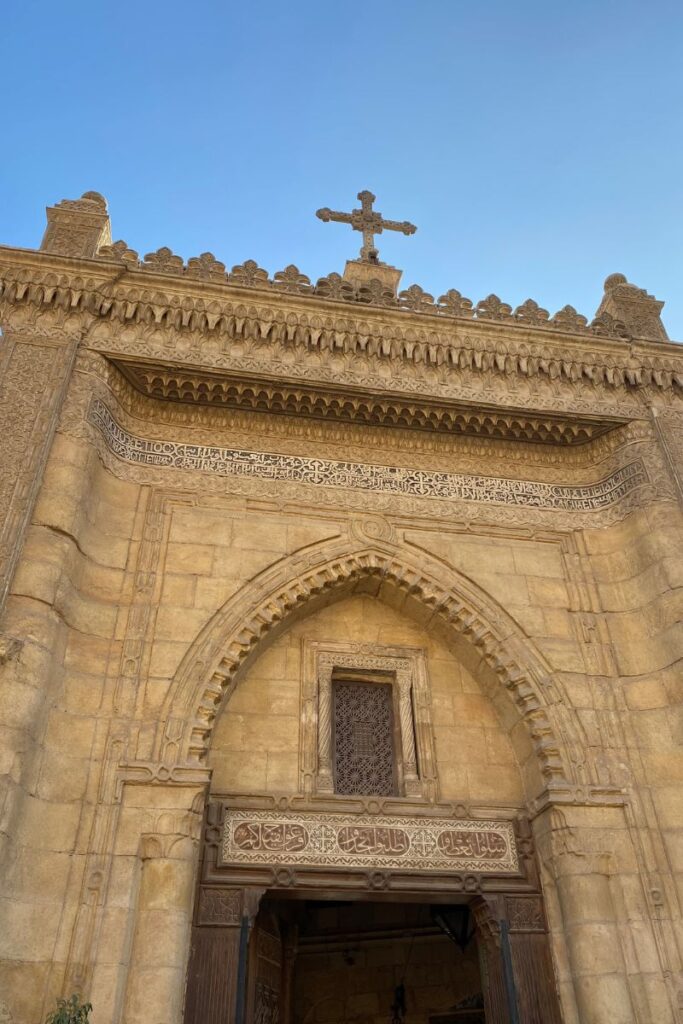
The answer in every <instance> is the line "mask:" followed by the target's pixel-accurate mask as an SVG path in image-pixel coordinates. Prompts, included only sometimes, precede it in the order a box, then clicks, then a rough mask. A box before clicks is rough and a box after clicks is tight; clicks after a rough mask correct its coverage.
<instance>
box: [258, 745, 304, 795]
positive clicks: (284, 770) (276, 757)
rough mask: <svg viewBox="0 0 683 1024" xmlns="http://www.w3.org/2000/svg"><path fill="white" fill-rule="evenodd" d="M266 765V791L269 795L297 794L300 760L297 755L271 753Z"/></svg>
mask: <svg viewBox="0 0 683 1024" xmlns="http://www.w3.org/2000/svg"><path fill="white" fill-rule="evenodd" d="M267 756H268V760H267V765H266V790H267V791H268V792H269V793H296V792H297V791H298V789H299V760H298V756H297V754H295V753H286V754H273V753H269V754H268V755H267Z"/></svg>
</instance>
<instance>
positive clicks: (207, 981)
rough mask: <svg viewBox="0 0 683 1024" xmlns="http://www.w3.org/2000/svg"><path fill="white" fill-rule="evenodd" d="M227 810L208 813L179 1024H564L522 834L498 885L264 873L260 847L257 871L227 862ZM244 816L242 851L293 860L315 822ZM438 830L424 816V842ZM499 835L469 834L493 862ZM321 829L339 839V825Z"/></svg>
mask: <svg viewBox="0 0 683 1024" xmlns="http://www.w3.org/2000/svg"><path fill="white" fill-rule="evenodd" d="M227 807H228V803H227V801H226V800H216V801H215V802H211V803H210V804H209V805H208V808H207V820H206V828H205V836H204V843H203V849H202V860H201V867H200V875H199V884H198V890H197V902H196V909H195V918H194V927H193V929H192V944H191V951H190V960H189V966H188V978H187V993H186V1002H185V1024H233V1022H234V1024H342V1022H344V1024H352V1022H353V1024H481V1022H482V1021H485V1022H486V1024H560V1021H561V1017H560V1010H559V1003H558V999H557V991H556V984H555V977H554V971H553V965H552V959H551V954H550V943H549V937H548V930H547V923H546V920H545V914H544V909H543V900H542V897H541V894H540V891H539V881H538V874H537V871H536V867H535V858H534V856H533V848H532V846H531V843H530V841H529V839H528V835H529V829H528V826H527V825H525V824H524V823H523V822H522V823H518V825H517V828H518V831H519V833H520V835H521V836H522V838H524V839H525V842H524V845H523V851H524V855H523V856H522V857H520V859H519V867H518V869H517V870H515V871H510V870H507V871H506V872H501V873H500V874H496V873H494V872H488V873H486V874H479V875H478V874H472V873H467V874H463V873H460V872H457V871H448V872H444V871H438V870H425V871H416V870H414V869H413V870H410V871H408V870H380V869H379V868H377V869H374V870H367V869H365V868H362V867H356V866H355V864H354V865H350V866H347V867H345V868H344V869H340V868H338V867H336V866H335V865H334V864H333V865H329V866H328V865H325V864H321V865H320V866H316V865H314V864H310V865H307V864H304V865H303V866H296V867H294V866H289V865H287V864H281V865H277V863H276V864H275V865H274V866H270V865H268V864H267V863H264V862H263V861H264V860H265V861H267V859H268V855H269V854H268V850H267V849H265V848H264V849H265V852H263V850H262V849H261V847H259V849H258V851H257V852H256V853H255V854H254V855H253V859H252V860H250V859H249V858H248V857H247V858H243V862H240V861H239V860H237V861H235V862H232V861H230V860H227V861H226V862H225V863H223V862H222V860H221V850H222V849H224V837H225V835H226V822H228V825H229V826H230V828H232V829H233V832H234V833H235V835H237V831H236V826H235V827H234V828H233V825H232V824H230V819H229V818H226V814H227V811H226V808H227ZM264 813H265V812H264ZM249 814H251V815H252V816H254V820H253V822H249V823H248V828H249V830H248V831H247V832H245V835H246V839H247V840H249V842H248V843H247V844H246V846H247V847H248V851H251V850H252V847H254V843H255V841H256V839H259V840H262V839H263V836H264V835H265V836H266V838H267V840H268V842H269V843H270V845H271V846H273V845H277V844H278V843H279V844H280V845H282V844H283V843H290V847H291V850H293V851H294V852H293V853H291V852H290V853H288V856H292V857H294V856H296V854H297V851H298V850H299V849H300V847H301V842H300V839H301V834H303V833H304V832H305V833H306V835H307V836H309V833H310V834H311V835H312V834H314V828H315V827H317V826H316V825H315V822H316V821H317V820H318V819H316V818H313V817H312V818H311V819H310V821H309V819H307V818H305V817H304V818H302V823H301V824H300V825H299V826H297V828H298V830H294V828H293V827H290V826H289V825H288V824H287V823H286V822H285V823H284V824H283V823H281V822H280V821H279V818H278V815H279V814H280V812H279V811H277V812H273V811H270V812H267V815H266V818H262V819H259V818H258V817H257V816H255V815H257V812H255V811H253V810H250V811H249ZM321 820H322V819H321ZM325 820H326V819H325ZM385 820H387V819H385ZM388 820H390V821H391V822H393V821H394V819H393V818H392V819H388ZM432 820H435V821H437V829H441V831H443V830H444V825H443V824H438V823H439V822H442V821H443V818H441V817H439V818H434V819H430V818H429V817H428V816H425V818H424V821H425V825H424V828H425V829H427V828H428V827H429V826H430V822H431V821H432ZM453 820H454V821H456V822H457V821H460V822H462V821H463V820H464V819H453ZM263 821H266V824H267V826H268V829H267V831H266V832H264V829H266V825H264V824H263V823H262V822H263ZM330 821H331V819H330ZM465 824H467V822H465ZM469 824H470V826H471V825H472V823H471V822H470V823H469ZM333 825H334V827H333ZM494 825H495V823H491V822H488V823H487V822H483V825H482V826H481V828H480V829H479V831H477V830H476V829H475V830H474V833H473V834H474V835H475V837H477V840H476V841H477V842H478V843H480V845H481V844H484V846H486V849H487V850H489V851H492V850H494V851H495V850H496V849H497V848H498V847H497V845H496V842H494V840H496V835H495V834H494V832H493V831H492V828H493V827H494ZM321 827H322V826H321ZM327 827H328V829H329V830H331V832H332V833H333V834H334V835H336V834H337V833H339V834H341V832H340V831H339V830H340V826H339V825H338V824H337V822H336V821H335V822H333V823H332V824H329V823H328V826H327ZM345 827H346V826H345ZM405 827H406V828H408V827H413V826H412V825H411V822H410V819H406V824H405ZM420 827H422V826H420ZM460 827H461V831H462V825H461V826H460ZM239 828H241V829H242V830H244V829H246V828H247V826H246V825H244V823H241V824H240V825H239ZM486 828H488V831H486ZM335 829H336V832H335ZM347 831H348V828H347ZM451 831H452V832H453V835H454V836H455V837H456V839H458V842H461V843H464V842H465V841H466V840H468V835H469V833H467V834H465V833H463V836H464V838H463V836H461V835H460V833H459V832H457V829H456V830H453V829H451ZM342 832H343V829H342ZM470 832H472V829H471V828H470ZM368 833H371V835H370V838H371V839H374V840H375V841H376V842H377V843H379V840H380V839H381V840H382V842H384V841H385V840H387V841H388V839H391V838H392V836H393V832H392V829H391V828H388V827H386V828H385V827H380V826H376V827H375V826H374V824H373V823H370V824H368V823H363V822H361V825H359V826H358V827H357V828H356V830H355V832H354V835H356V834H357V838H359V841H360V840H363V841H364V842H365V841H366V840H367V839H368ZM449 834H450V833H449ZM501 834H504V833H501ZM239 835H240V836H241V832H240V833H239ZM345 835H346V833H345V832H344V836H345ZM309 838H310V836H309ZM468 841H469V840H468ZM517 841H520V840H519V839H518V840H517ZM243 845H244V844H243ZM386 846H387V843H386V842H384V846H383V847H382V849H381V850H380V854H378V856H380V855H383V851H384V852H386V851H385V847H386ZM290 847H287V850H290ZM278 848H279V847H278ZM392 848H393V847H392ZM230 849H232V848H231V847H230ZM250 856H251V854H250ZM482 1003H483V1006H482V1005H481V1004H482Z"/></svg>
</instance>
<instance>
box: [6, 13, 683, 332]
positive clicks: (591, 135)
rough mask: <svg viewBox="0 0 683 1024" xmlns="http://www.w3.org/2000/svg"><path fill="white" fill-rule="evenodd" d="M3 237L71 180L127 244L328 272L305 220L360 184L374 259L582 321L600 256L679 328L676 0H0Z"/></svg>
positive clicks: (681, 172)
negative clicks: (97, 195)
mask: <svg viewBox="0 0 683 1024" xmlns="http://www.w3.org/2000/svg"><path fill="white" fill-rule="evenodd" d="M0 33H1V37H0V62H1V66H2V72H3V73H2V79H3V93H4V101H5V102H4V116H3V126H2V136H1V137H2V152H1V155H0V242H2V243H5V244H10V245H19V246H27V247H35V246H37V245H38V244H39V242H40V238H41V235H42V232H43V228H44V222H45V215H44V207H45V206H46V205H47V204H51V203H54V202H56V201H58V200H60V199H62V198H65V197H68V198H75V197H78V196H80V195H81V193H82V192H84V191H86V190H89V189H93V190H96V191H98V192H102V193H103V194H104V195H105V196H106V198H107V200H108V202H109V209H110V213H111V218H112V230H113V234H114V238H124V239H125V240H126V241H127V242H128V244H129V245H130V246H131V247H132V248H134V249H137V250H139V251H140V253H141V254H144V253H146V252H150V251H152V250H155V249H157V248H158V247H159V246H162V245H168V246H170V247H171V248H172V249H173V250H174V251H175V252H178V253H180V254H181V255H182V256H184V257H189V256H194V255H198V254H199V253H201V252H205V251H207V250H209V251H211V252H213V253H214V254H215V255H216V256H217V257H218V258H219V259H221V260H223V262H225V263H226V264H227V265H228V267H230V266H232V265H233V264H235V263H240V262H243V261H244V260H245V259H250V258H251V259H256V260H257V261H258V262H259V263H260V264H261V265H262V266H264V267H266V268H267V269H268V270H269V271H270V272H273V271H276V270H279V269H282V268H283V267H285V266H286V265H287V264H289V263H296V264H297V265H298V266H299V268H300V269H301V270H302V271H303V272H304V273H306V274H308V275H309V277H311V278H312V279H314V280H315V279H316V278H318V277H320V276H322V275H324V274H327V273H330V272H331V271H333V270H337V271H341V270H343V266H344V261H345V259H346V258H348V257H353V256H354V255H355V254H356V253H357V250H358V247H359V245H360V236H359V234H358V233H357V232H352V231H351V229H350V228H348V227H345V226H342V225H339V224H323V223H321V222H320V221H318V220H316V218H315V216H314V212H315V210H316V209H317V208H318V207H320V206H330V207H332V208H333V209H342V210H349V209H351V208H352V207H353V206H355V205H358V204H357V202H356V193H357V192H359V191H360V190H361V189H365V188H367V189H370V190H372V191H373V192H375V194H376V195H377V203H376V208H377V209H379V210H380V211H381V212H382V213H383V214H384V215H385V216H386V217H391V218H394V219H398V220H403V219H407V220H412V221H413V222H414V223H415V224H417V225H418V232H417V234H416V235H414V236H413V237H411V238H405V237H404V236H402V235H393V234H390V233H385V234H383V235H382V236H381V237H380V238H379V247H380V254H381V258H382V259H385V260H387V261H388V262H391V263H394V264H395V265H397V266H399V267H401V268H402V269H403V271H404V276H403V281H402V286H403V287H407V286H408V285H409V284H412V283H414V282H417V283H419V284H421V285H422V286H423V287H424V288H425V289H426V290H427V291H429V292H431V293H433V294H434V295H435V296H438V295H440V294H442V293H443V292H444V291H446V290H447V289H448V288H457V289H458V290H459V291H461V292H462V293H463V294H465V295H467V296H469V297H470V298H472V299H473V300H474V301H475V302H476V301H478V300H479V299H481V298H483V297H484V296H486V295H488V294H489V293H490V292H495V293H497V294H498V295H499V296H500V297H501V298H502V299H504V300H505V301H507V302H510V303H512V304H513V305H516V304H518V303H520V302H522V301H523V300H524V299H526V298H528V297H531V298H534V299H535V300H536V301H537V302H539V303H540V304H541V305H543V306H545V307H547V308H548V309H549V310H550V311H551V313H552V312H554V311H555V310H556V309H558V308H559V307H561V306H563V305H565V303H571V304H572V305H574V306H576V307H577V308H578V309H579V311H580V312H582V313H584V314H586V315H588V316H592V315H593V313H594V311H595V309H596V307H597V304H598V302H599V300H600V296H601V294H602V282H603V280H604V278H605V277H606V276H607V274H610V273H614V272H617V271H619V272H621V273H624V274H626V275H627V277H628V278H629V280H631V281H633V282H634V283H635V284H637V285H639V286H640V287H644V288H647V290H648V291H650V292H653V293H654V294H656V295H657V297H658V298H660V299H664V300H665V301H666V307H665V309H664V321H665V324H666V326H667V329H668V331H669V334H670V336H671V337H673V338H677V339H683V289H682V287H681V284H682V281H683V273H682V272H683V260H682V255H683V230H682V229H683V132H682V131H681V128H682V119H683V118H682V111H683V4H681V2H680V0H675V2H674V0H672V2H668V0H650V2H649V3H646V2H645V0H642V2H633V0H621V2H616V0H571V2H568V3H567V2H563V3H560V2H557V0H534V2H532V0H517V2H512V0H467V2H465V0H422V2H417V0H365V2H364V3H358V2H357V0H345V2H341V0H337V2H335V3H332V2H329V0H328V2H327V3H325V2H321V0H319V2H317V3H314V2H310V0H280V2H278V3H275V2H273V0H260V2H259V3H253V2H252V3H249V2H236V0H221V2H218V0H195V2H194V3H187V2H182V3H181V2H179V0H164V2H163V3H162V2H158V0H137V2H136V3H132V2H130V0H117V2H116V3H111V2H110V3H103V2H97V0H90V2H88V3H86V2H84V0H80V2H78V0H62V2H60V3H55V2H54V0H51V2H47V0H39V2H36V0H21V2H19V0H14V2H11V3H8V4H6V5H5V7H4V10H3V15H2V20H1V22H0Z"/></svg>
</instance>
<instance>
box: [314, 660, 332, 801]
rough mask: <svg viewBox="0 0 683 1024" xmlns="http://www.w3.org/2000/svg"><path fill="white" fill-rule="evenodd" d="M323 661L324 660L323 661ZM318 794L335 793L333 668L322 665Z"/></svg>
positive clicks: (320, 676) (319, 677)
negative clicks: (333, 770) (333, 765)
mask: <svg viewBox="0 0 683 1024" xmlns="http://www.w3.org/2000/svg"><path fill="white" fill-rule="evenodd" d="M321 660H322V659H321ZM316 789H317V791H318V793H334V782H333V779H332V666H331V665H327V664H322V665H321V667H320V675H319V676H318V779H317V786H316Z"/></svg>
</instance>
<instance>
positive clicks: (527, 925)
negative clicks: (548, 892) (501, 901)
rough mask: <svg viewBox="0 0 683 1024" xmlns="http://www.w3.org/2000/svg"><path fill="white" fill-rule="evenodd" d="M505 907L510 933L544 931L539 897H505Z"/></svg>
mask: <svg viewBox="0 0 683 1024" xmlns="http://www.w3.org/2000/svg"><path fill="white" fill-rule="evenodd" d="M505 907H506V909H507V916H508V925H509V928H510V931H511V932H543V931H545V922H544V919H543V904H542V902H541V898H540V896H506V897H505Z"/></svg>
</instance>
